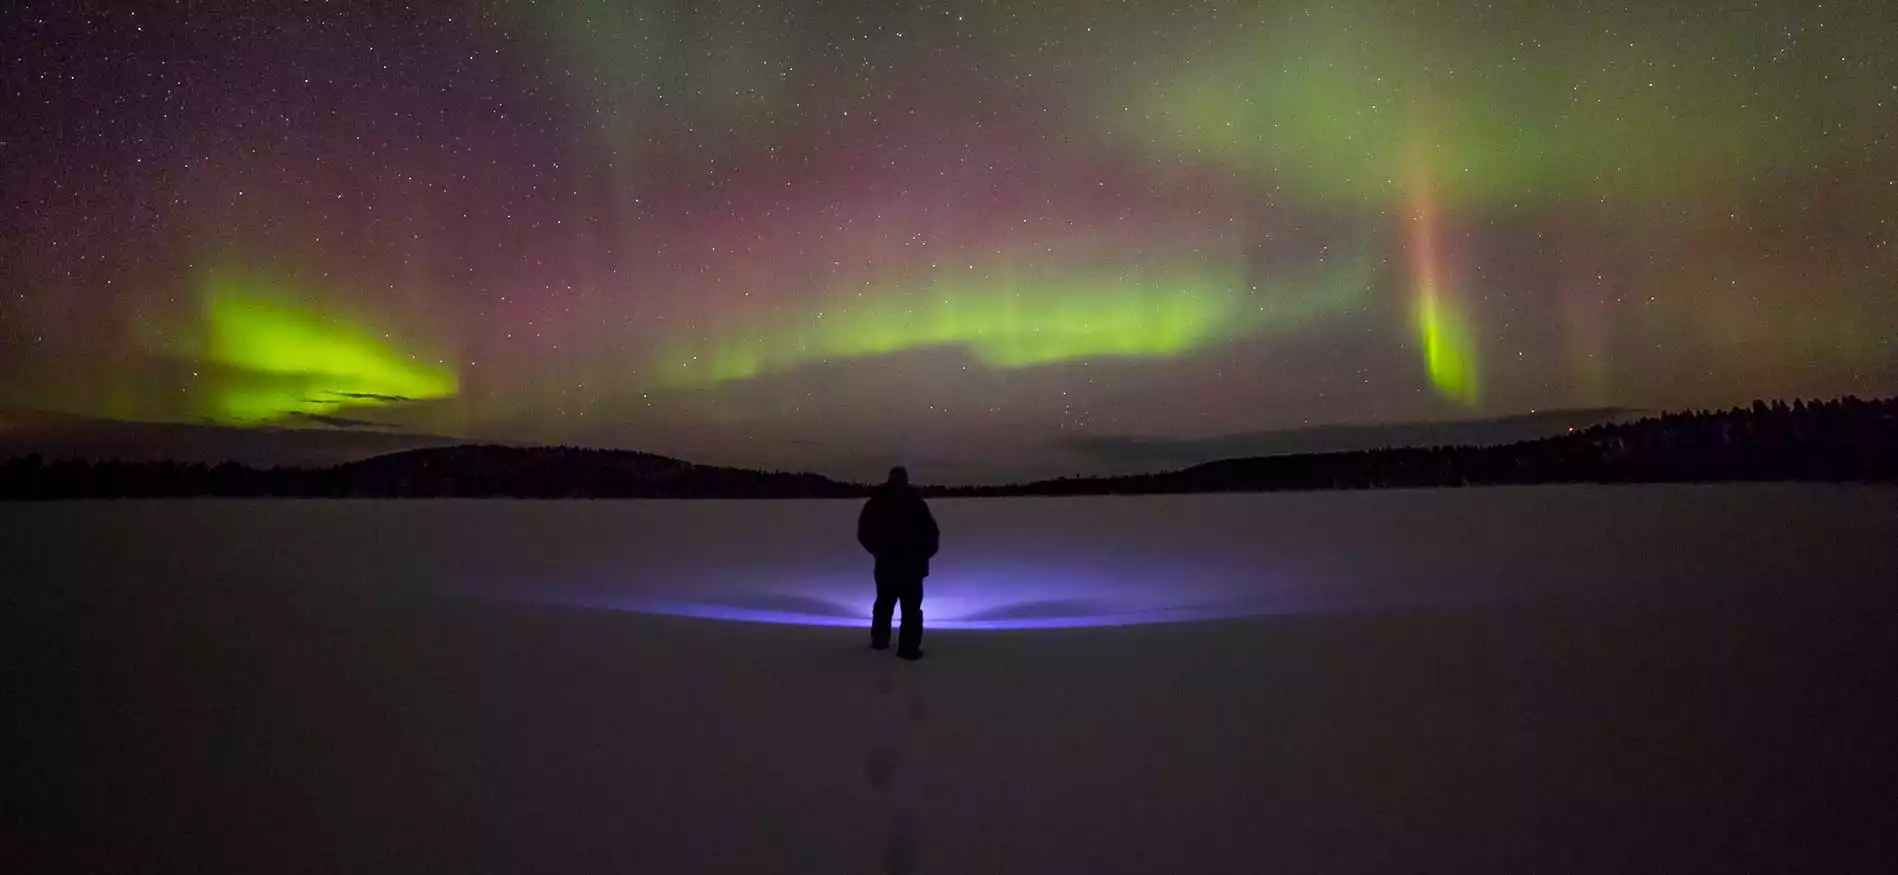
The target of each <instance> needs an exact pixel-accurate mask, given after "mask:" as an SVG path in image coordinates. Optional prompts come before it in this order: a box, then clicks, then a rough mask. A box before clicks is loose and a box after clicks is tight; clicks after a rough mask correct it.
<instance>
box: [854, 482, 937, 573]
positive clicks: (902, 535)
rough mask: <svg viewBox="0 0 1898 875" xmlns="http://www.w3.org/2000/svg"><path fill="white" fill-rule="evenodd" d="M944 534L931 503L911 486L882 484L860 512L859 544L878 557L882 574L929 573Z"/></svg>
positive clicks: (878, 570)
mask: <svg viewBox="0 0 1898 875" xmlns="http://www.w3.org/2000/svg"><path fill="white" fill-rule="evenodd" d="M941 537H942V533H941V531H940V530H938V529H937V528H936V518H935V517H934V516H933V515H931V514H930V512H929V505H928V504H927V503H926V502H924V501H923V497H922V495H921V494H920V493H918V492H917V491H916V490H915V489H913V488H911V487H909V486H908V485H897V484H892V483H885V484H883V485H882V486H880V487H878V488H877V491H876V492H875V493H873V494H872V495H871V496H870V500H869V501H866V502H864V503H863V510H862V512H860V513H858V514H857V543H859V544H862V545H863V549H865V550H867V551H869V552H870V555H872V556H875V557H876V560H877V564H876V570H877V572H878V573H880V574H897V575H909V576H915V577H918V578H921V577H927V576H929V559H930V557H932V556H935V555H936V550H937V548H938V547H939V546H940V544H939V541H940V539H941Z"/></svg>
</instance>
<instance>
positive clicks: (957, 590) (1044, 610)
mask: <svg viewBox="0 0 1898 875" xmlns="http://www.w3.org/2000/svg"><path fill="white" fill-rule="evenodd" d="M1246 571H1247V573H1244V574H1239V575H1230V576H1227V575H1219V574H1207V573H1200V574H1182V573H1180V572H1179V570H1178V569H1165V570H1162V569H1124V568H1123V569H1120V570H1119V572H1118V573H1113V572H1110V571H1108V570H1107V569H1104V568H1100V567H1095V568H1088V569H1076V568H1068V569H1067V570H1065V571H1055V572H1052V573H1051V572H1050V571H1049V570H1048V569H1046V568H1033V569H1019V570H1004V569H998V568H993V567H990V568H980V569H976V568H960V569H944V570H942V571H940V572H938V573H937V574H934V575H932V576H931V577H930V578H929V579H928V582H927V583H926V584H925V593H924V599H923V615H924V618H925V622H926V624H927V625H928V627H929V628H931V629H1057V628H1080V627H1097V626H1131V625H1141V624H1148V623H1178V622H1193V621H1204V620H1217V619H1228V618H1237V617H1247V616H1260V615H1270V614H1302V613H1314V612H1322V611H1330V610H1338V609H1341V608H1346V607H1352V606H1356V604H1355V603H1353V602H1352V601H1351V600H1349V599H1341V596H1342V595H1343V594H1342V593H1336V592H1333V593H1329V594H1327V593H1323V592H1317V591H1314V590H1312V589H1311V588H1308V587H1301V586H1298V585H1295V584H1293V583H1291V582H1288V581H1284V580H1278V579H1274V578H1273V577H1271V576H1270V575H1267V574H1264V573H1263V572H1261V571H1259V570H1258V569H1247V570H1246ZM644 589H645V588H644V587H642V586H640V585H639V584H638V583H633V582H627V581H619V582H615V583H603V584H601V585H599V586H595V587H591V588H586V589H581V590H568V591H563V592H560V593H548V592H545V591H541V592H537V593H534V594H533V595H531V596H530V595H528V594H525V593H514V594H512V597H516V598H526V599H529V600H533V601H547V602H556V603H560V604H568V605H575V606H584V607H590V608H598V609H604V610H614V611H626V612H631V613H643V614H659V615H666V616H677V617H697V618H701V619H712V620H728V621H734V622H744V623H776V624H789V625H801V626H852V627H854V626H863V625H866V624H868V623H869V622H870V605H871V601H872V600H873V598H874V596H875V592H874V588H873V585H872V584H871V581H870V574H869V571H868V569H865V570H863V571H862V572H860V573H856V574H825V575H821V576H820V575H809V576H803V575H801V576H799V577H797V578H796V579H795V580H791V581H787V580H784V579H783V578H777V579H774V580H729V579H727V580H717V581H701V582H700V583H699V585H697V586H693V587H692V588H691V589H692V591H689V592H682V591H680V590H679V589H678V588H673V589H668V590H666V591H663V592H652V591H643V590H644ZM899 614H900V611H899Z"/></svg>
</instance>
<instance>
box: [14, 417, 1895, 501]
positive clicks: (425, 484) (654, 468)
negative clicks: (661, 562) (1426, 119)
mask: <svg viewBox="0 0 1898 875" xmlns="http://www.w3.org/2000/svg"><path fill="white" fill-rule="evenodd" d="M1789 481H1793V482H1802V481H1803V482H1873V483H1890V482H1898V398H1888V399H1881V400H1872V401H1864V400H1860V399H1858V398H1854V397H1846V398H1841V399H1836V400H1832V401H1818V402H1807V401H1804V400H1800V401H1794V402H1792V403H1791V404H1788V403H1786V402H1784V401H1775V402H1772V403H1770V404H1769V403H1767V402H1762V401H1756V402H1754V403H1753V404H1752V405H1751V406H1750V407H1736V408H1732V409H1729V410H1723V411H1711V412H1709V411H1696V412H1683V413H1665V414H1660V415H1657V416H1651V417H1647V418H1644V419H1640V420H1635V421H1630V422H1615V423H1603V424H1600V425H1595V426H1591V427H1588V428H1585V429H1580V430H1576V431H1572V432H1571V433H1568V434H1563V435H1558V436H1555V437H1548V438H1540V439H1535V440H1526V441H1518V442H1515V443H1509V444H1501V445H1497V446H1444V447H1406V448H1388V449H1374V450H1355V451H1345V452H1329V453H1301V454H1295V455H1281V456H1260V457H1251V458H1239V459H1226V460H1221V461H1215V462H1207V463H1205V464H1200V465H1193V466H1190V467H1186V468H1181V469H1178V470H1174V471H1166V472H1160V473H1152V474H1129V475H1116V476H1104V477H1067V478H1057V479H1051V480H1038V481H1033V482H1028V483H1012V484H1001V485H986V486H930V487H924V491H925V494H927V495H929V496H932V497H939V498H959V497H1029V496H1043V497H1059V496H1087V495H1197V494H1218V493H1248V492H1309V491H1331V490H1362V489H1419V488H1465V487H1477V486H1515V485H1538V484H1560V483H1597V484H1617V483H1727V482H1789ZM870 488H871V487H870V486H867V485H864V484H858V483H849V482H843V481H838V480H834V479H831V478H829V477H825V476H822V475H819V474H808V473H785V472H776V471H754V470H747V469H742V468H725V467H717V466H710V465H699V464H694V463H692V462H687V461H683V460H680V459H674V458H670V457H667V456H659V455H654V454H651V453H641V452H634V451H627V450H592V449H580V448H573V447H514V446H495V445H476V444H468V445H460V446H450V447H435V448H425V449H416V450H406V451H403V452H397V453H390V454H387V455H382V456H375V457H372V458H368V459H363V460H361V461H355V462H348V463H343V464H339V465H332V466H328V467H302V468H259V467H252V466H247V465H240V464H236V463H224V464H219V465H207V464H203V463H178V462H117V461H106V462H91V461H86V460H74V459H66V460H57V461H51V462H49V461H46V460H45V459H43V458H41V457H39V456H27V457H24V458H20V459H14V460H12V461H9V462H5V463H0V500H26V501H35V500H37V501H48V500H62V499H96V498H358V499H370V498H373V499H403V498H514V499H627V498H639V499H673V500H678V499H773V498H860V497H863V496H865V495H868V494H869V490H870Z"/></svg>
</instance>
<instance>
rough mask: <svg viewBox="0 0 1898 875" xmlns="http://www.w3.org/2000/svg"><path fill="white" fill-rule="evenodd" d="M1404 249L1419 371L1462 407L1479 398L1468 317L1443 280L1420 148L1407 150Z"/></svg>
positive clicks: (1431, 190)
mask: <svg viewBox="0 0 1898 875" xmlns="http://www.w3.org/2000/svg"><path fill="white" fill-rule="evenodd" d="M1408 178H1409V210H1408V212H1409V216H1408V217H1407V218H1408V221H1407V222H1406V228H1405V232H1406V233H1405V250H1406V252H1407V255H1408V257H1409V262H1408V263H1409V272H1410V277H1409V279H1410V293H1411V319H1412V325H1413V327H1414V328H1415V330H1416V332H1417V339H1418V342H1419V343H1421V344H1422V346H1423V354H1424V369H1425V371H1426V372H1427V373H1428V374H1429V377H1430V385H1431V386H1432V387H1433V388H1434V389H1436V391H1437V394H1438V395H1441V396H1442V397H1444V398H1446V399H1449V400H1451V401H1454V402H1456V403H1458V404H1462V405H1465V406H1475V404H1476V403H1477V401H1478V399H1479V398H1480V396H1481V388H1482V387H1481V383H1480V380H1479V375H1478V373H1477V360H1476V344H1475V339H1474V336H1473V332H1472V331H1471V328H1470V319H1469V315H1468V313H1467V312H1466V310H1465V309H1464V307H1463V306H1462V302H1461V301H1460V300H1458V297H1457V292H1456V290H1455V289H1454V288H1452V287H1451V286H1450V285H1449V284H1448V281H1447V278H1446V277H1445V275H1444V274H1445V271H1444V267H1443V241H1442V239H1441V236H1440V229H1439V227H1438V224H1437V216H1438V204H1437V198H1436V193H1435V189H1434V188H1433V186H1432V184H1431V183H1432V180H1431V174H1430V170H1429V165H1428V164H1427V163H1426V162H1425V161H1424V160H1423V156H1422V150H1421V149H1417V150H1415V151H1414V152H1413V157H1412V160H1411V166H1410V172H1409V175H1408Z"/></svg>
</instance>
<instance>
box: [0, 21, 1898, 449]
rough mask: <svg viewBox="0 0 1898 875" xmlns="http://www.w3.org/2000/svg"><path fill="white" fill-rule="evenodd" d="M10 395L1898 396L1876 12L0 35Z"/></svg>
mask: <svg viewBox="0 0 1898 875" xmlns="http://www.w3.org/2000/svg"><path fill="white" fill-rule="evenodd" d="M0 28H4V31H3V32H0V36H4V45H5V46H7V55H8V60H7V65H6V69H7V74H6V78H5V87H6V89H7V96H8V99H7V102H6V106H5V108H4V110H0V112H4V114H5V119H4V120H5V125H4V134H0V137H4V139H3V140H0V157H4V169H3V170H0V172H3V173H4V177H0V181H3V183H4V186H5V190H6V192H7V200H6V213H5V214H4V219H3V220H0V221H3V222H4V224H3V225H0V257H4V263H5V271H4V282H0V406H4V407H26V408H39V409H47V410H58V411H65V412H72V413H82V414H89V415H98V416H111V417H118V418H130V419H146V420H160V421H184V422H198V421H213V422H220V423H228V424H235V425H279V426H284V425H295V426H309V427H330V426H336V425H350V424H363V425H374V426H377V427H380V428H387V429H392V430H411V431H414V432H416V433H436V434H448V435H457V436H466V437H474V438H483V439H501V440H521V441H543V442H567V443H584V444H593V445H603V446H622V447H632V448H639V449H649V450H654V451H659V452H667V453H672V454H675V455H682V456H686V457H690V458H698V459H703V460H706V461H715V462H723V463H733V464H747V465H766V466H769V465H782V466H798V467H816V468H824V467H827V466H829V467H835V466H839V465H845V464H847V463H848V464H854V463H855V462H858V461H863V460H873V459H874V460H878V461H883V460H891V459H906V460H908V461H910V462H912V463H913V464H921V465H924V466H927V465H929V464H931V462H932V461H933V460H937V459H939V458H940V459H944V460H947V459H949V457H950V456H954V455H956V454H957V453H961V454H963V455H964V456H967V455H971V454H973V455H976V456H981V455H983V454H994V453H1010V452H1014V451H1017V450H1022V451H1026V449H1027V448H1032V447H1038V446H1050V445H1058V444H1060V443H1061V442H1063V441H1069V440H1075V439H1084V438H1119V437H1172V438H1204V437H1211V436H1216V435H1221V434H1228V433H1235V432H1245V431H1258V430H1268V429H1276V428H1291V427H1299V426H1305V425H1315V424H1324V423H1377V422H1400V421H1421V420H1438V419H1454V418H1460V417H1475V416H1495V415H1506V414H1512V413H1519V412H1524V411H1530V410H1551V409H1560V408H1565V407H1594V406H1626V407H1642V408H1679V407H1708V406H1725V405H1729V404H1733V403H1740V402H1744V401H1746V400H1749V399H1751V398H1754V397H1774V396H1792V395H1805V396H1831V395H1839V394H1847V393H1856V394H1861V395H1873V394H1888V393H1890V392H1892V391H1894V390H1898V136H1894V135H1895V134H1898V121H1895V119H1898V8H1895V7H1893V5H1892V4H1890V3H1884V2H1877V0H1852V2H1843V3H1826V4H1824V5H1814V4H1806V3H1796V2H1774V3H1753V4H1712V3H1704V2H1703V3H1687V2H1661V3H1652V4H1634V5H1631V4H1598V3H1582V4H1572V5H1567V6H1560V7H1557V6H1552V5H1549V4H1543V3H1535V2H1526V0H1504V2H1474V0H1467V2H1466V0H1451V2H1441V3H1424V4H1388V3H1375V2H1368V0H1351V2H1340V3H1328V4H1301V3H1282V2H1248V3H1242V2H1230V3H1228V2H1203V3H1192V4H1176V3H1161V2H1129V3H1113V4H1106V3H1071V2H1053V3H979V4H978V3H970V4H919V3H876V4H866V3H829V2H801V3H792V4H769V3H767V4H678V3H665V2H656V0H645V2H609V0H543V2H529V0H474V2H444V3H436V4H422V5H420V6H418V7H416V8H409V9H397V8H393V7H390V6H388V5H387V4H382V3H373V2H339V3H330V4H316V5H288V4H271V5H249V4H195V5H193V4H187V5H183V6H178V5H175V4H136V3H135V4H114V5H96V4H95V5H83V4H82V5H77V6H75V5H74V4H64V3H28V4H24V5H18V6H16V7H15V8H14V9H13V10H11V11H9V12H8V13H6V17H5V19H4V21H3V22H0Z"/></svg>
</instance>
